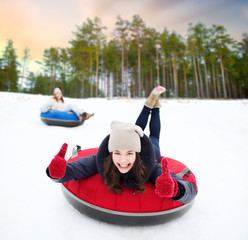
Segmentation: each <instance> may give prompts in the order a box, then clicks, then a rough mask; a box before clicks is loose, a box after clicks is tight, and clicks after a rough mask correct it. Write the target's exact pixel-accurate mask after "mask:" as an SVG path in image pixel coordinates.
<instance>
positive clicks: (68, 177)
mask: <svg viewBox="0 0 248 240" xmlns="http://www.w3.org/2000/svg"><path fill="white" fill-rule="evenodd" d="M46 173H47V176H48V177H50V178H51V179H52V180H53V181H54V182H58V183H63V182H69V181H73V180H79V179H83V178H87V177H90V176H92V175H95V174H97V173H98V170H97V166H96V155H90V156H87V157H83V158H80V159H78V160H77V161H75V162H68V163H67V164H66V171H65V175H64V177H62V178H59V179H55V178H52V177H51V176H50V174H49V169H48V167H47V169H46Z"/></svg>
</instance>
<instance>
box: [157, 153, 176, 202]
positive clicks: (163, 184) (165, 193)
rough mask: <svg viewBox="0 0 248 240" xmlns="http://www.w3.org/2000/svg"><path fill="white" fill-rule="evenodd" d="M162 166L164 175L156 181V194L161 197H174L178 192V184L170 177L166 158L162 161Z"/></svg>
mask: <svg viewBox="0 0 248 240" xmlns="http://www.w3.org/2000/svg"><path fill="white" fill-rule="evenodd" d="M161 165H162V174H161V175H160V176H159V177H158V178H157V180H156V185H155V193H156V194H157V195H159V196H160V197H167V198H169V197H174V196H176V194H177V192H178V184H177V181H176V180H175V179H173V178H172V177H171V175H170V171H169V168H168V160H167V159H166V158H165V157H163V158H162V159H161Z"/></svg>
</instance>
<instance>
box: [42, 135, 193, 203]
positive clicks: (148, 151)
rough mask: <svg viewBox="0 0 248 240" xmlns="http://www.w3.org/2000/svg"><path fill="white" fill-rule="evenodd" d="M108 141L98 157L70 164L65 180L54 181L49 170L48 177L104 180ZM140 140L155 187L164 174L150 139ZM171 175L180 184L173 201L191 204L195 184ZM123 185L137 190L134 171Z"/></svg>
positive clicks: (146, 165) (150, 179)
mask: <svg viewBox="0 0 248 240" xmlns="http://www.w3.org/2000/svg"><path fill="white" fill-rule="evenodd" d="M108 140H109V135H108V136H107V137H106V138H105V139H104V140H103V141H102V143H101V145H100V146H99V149H98V151H97V154H96V155H90V156H87V157H83V158H80V159H78V160H77V161H75V162H68V163H67V166H66V172H65V175H64V177H63V178H60V179H54V178H52V177H50V175H49V169H48V168H47V170H46V172H47V175H48V176H49V177H50V178H51V179H52V180H53V181H55V182H59V183H63V182H69V181H71V180H79V179H83V178H87V177H90V176H92V175H95V174H98V173H99V174H100V175H101V177H102V178H103V163H104V159H105V158H106V157H107V156H108V155H109V154H110V153H109V151H108ZM140 140H141V152H140V157H141V160H142V161H143V164H144V165H145V167H146V169H147V175H148V176H147V181H150V182H152V183H153V184H154V185H155V183H156V179H157V178H158V177H159V176H160V175H161V174H162V169H161V164H160V163H158V162H157V161H156V159H155V153H154V149H153V145H152V143H151V141H150V139H149V138H148V137H147V136H146V135H144V136H143V137H142V138H140ZM170 174H171V177H172V178H174V179H175V180H176V181H177V183H178V193H177V195H176V196H175V197H173V198H172V199H173V200H176V201H179V202H181V203H188V202H190V201H191V200H192V199H193V198H194V197H195V195H196V190H195V185H194V183H192V182H188V181H185V180H184V179H182V178H181V177H178V176H177V175H176V174H174V173H173V172H170ZM123 184H124V186H125V187H127V188H132V189H135V186H136V185H135V176H134V175H133V173H132V171H129V172H127V173H126V174H123Z"/></svg>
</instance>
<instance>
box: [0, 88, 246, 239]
mask: <svg viewBox="0 0 248 240" xmlns="http://www.w3.org/2000/svg"><path fill="white" fill-rule="evenodd" d="M48 98H49V97H48V96H42V95H28V94H20V93H6V92H0V109H1V111H0V114H1V118H0V146H1V151H0V161H1V175H0V187H1V197H0V216H1V217H0V239H4V240H9V239H25V240H26V239H27V240H28V239H53V240H54V239H60V240H63V239H108V240H112V239H113V240H116V239H125V240H126V239H142V240H143V239H170V240H173V239H186V240H192V239H196V240H199V239H201V240H204V239H207V240H209V239H225V240H227V239H239V240H243V239H244V240H245V239H248V229H247V215H248V207H247V199H248V192H247V189H248V186H247V185H248V184H247V180H246V178H247V177H246V175H247V169H248V159H247V142H248V101H247V100H218V101H217V100H187V99H186V100H180V99H177V100H162V101H161V102H162V105H163V107H162V109H161V120H162V133H161V152H162V155H165V156H168V157H171V158H174V159H177V160H179V161H181V162H183V163H184V164H186V165H187V166H188V167H190V168H191V170H192V171H193V172H194V174H195V176H196V178H197V182H198V187H199V193H198V195H197V197H196V200H195V203H194V205H193V207H192V208H191V209H190V210H189V211H188V212H187V213H186V214H185V215H183V216H182V217H181V218H178V219H176V220H173V221H171V222H169V223H166V224H160V225H156V226H149V227H123V226H116V225H111V224H107V223H103V222H99V221H97V220H94V219H91V218H88V217H87V216H85V215H82V214H81V213H79V212H78V211H77V210H75V209H74V208H73V207H72V206H71V205H70V204H69V203H68V202H67V201H66V199H65V198H64V196H63V194H62V192H61V187H60V185H59V184H57V183H54V182H52V181H51V180H50V179H49V178H48V177H47V176H46V174H45V169H46V167H47V166H48V164H49V163H50V161H51V159H52V158H53V156H54V155H55V154H57V152H58V150H59V149H60V146H61V145H62V144H63V143H64V142H67V143H68V144H69V147H68V151H67V154H66V159H68V158H69V157H70V155H71V151H72V148H73V147H74V146H75V145H81V146H82V149H86V148H91V147H97V146H98V145H99V144H100V143H101V141H102V139H103V138H104V137H105V136H106V135H107V134H108V133H109V131H110V122H111V121H112V120H121V121H126V122H134V121H135V120H136V117H137V116H138V113H139V111H140V110H141V108H142V105H143V102H144V99H135V100H132V99H110V100H107V99H69V98H65V101H66V102H75V103H76V104H78V105H79V106H80V107H82V108H84V109H86V110H87V111H88V112H94V113H95V116H94V117H92V118H91V119H90V120H88V121H86V122H85V124H84V125H82V126H79V127H75V128H65V127H56V126H47V125H45V124H44V123H43V122H42V121H41V120H40V117H39V114H40V112H39V109H40V106H41V105H42V104H43V103H45V102H46V101H47V99H48ZM146 133H147V134H148V131H146Z"/></svg>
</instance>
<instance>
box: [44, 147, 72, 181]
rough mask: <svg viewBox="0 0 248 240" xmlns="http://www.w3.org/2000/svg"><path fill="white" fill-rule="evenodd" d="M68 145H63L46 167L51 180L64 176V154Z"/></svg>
mask: <svg viewBox="0 0 248 240" xmlns="http://www.w3.org/2000/svg"><path fill="white" fill-rule="evenodd" d="M67 147H68V144H67V143H64V144H63V145H62V147H61V149H60V151H59V153H58V154H57V155H56V156H55V157H54V159H53V160H52V161H51V163H50V164H49V166H48V169H49V174H50V176H51V177H52V178H62V177H63V176H64V175H65V170H66V160H65V154H66V151H67Z"/></svg>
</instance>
